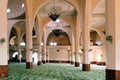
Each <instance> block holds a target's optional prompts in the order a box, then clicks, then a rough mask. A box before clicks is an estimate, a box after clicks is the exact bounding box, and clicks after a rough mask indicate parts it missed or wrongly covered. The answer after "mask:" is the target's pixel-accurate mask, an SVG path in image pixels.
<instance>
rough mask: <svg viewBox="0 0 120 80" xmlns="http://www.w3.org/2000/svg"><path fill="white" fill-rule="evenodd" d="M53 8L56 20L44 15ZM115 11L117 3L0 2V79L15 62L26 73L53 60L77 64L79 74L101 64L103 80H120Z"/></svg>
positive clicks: (118, 18)
mask: <svg viewBox="0 0 120 80" xmlns="http://www.w3.org/2000/svg"><path fill="white" fill-rule="evenodd" d="M54 7H56V12H58V13H60V16H59V18H58V19H57V21H52V20H51V19H50V18H49V17H48V13H50V12H51V11H52V9H53V8H54ZM119 7H120V0H0V17H1V20H0V78H4V77H7V76H8V72H9V71H8V62H10V61H17V62H26V68H27V69H32V68H33V63H37V65H38V66H41V65H44V64H46V63H52V62H54V63H59V62H60V63H70V64H71V65H75V67H79V66H80V64H82V70H83V71H90V64H98V65H105V66H106V80H120V76H119V75H120V58H119V57H120V49H119V48H120V27H119V26H120V22H119V21H120V10H119V9H120V8H119ZM56 32H58V33H57V34H55V33H56Z"/></svg>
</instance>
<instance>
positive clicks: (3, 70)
mask: <svg viewBox="0 0 120 80" xmlns="http://www.w3.org/2000/svg"><path fill="white" fill-rule="evenodd" d="M6 77H8V65H0V78H6Z"/></svg>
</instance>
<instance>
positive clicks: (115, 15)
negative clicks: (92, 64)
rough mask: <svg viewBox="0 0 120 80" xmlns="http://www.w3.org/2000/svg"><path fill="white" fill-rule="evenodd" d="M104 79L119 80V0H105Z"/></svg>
mask: <svg viewBox="0 0 120 80" xmlns="http://www.w3.org/2000/svg"><path fill="white" fill-rule="evenodd" d="M106 9H107V10H106V14H107V26H106V31H107V35H106V41H107V47H106V48H107V61H106V62H107V65H106V66H107V69H106V80H120V0H106Z"/></svg>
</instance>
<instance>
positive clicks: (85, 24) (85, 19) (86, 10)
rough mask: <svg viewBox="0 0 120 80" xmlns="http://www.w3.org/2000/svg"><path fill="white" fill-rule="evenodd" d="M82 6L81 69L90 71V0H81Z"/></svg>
mask: <svg viewBox="0 0 120 80" xmlns="http://www.w3.org/2000/svg"><path fill="white" fill-rule="evenodd" d="M81 7H82V15H81V17H82V23H81V27H82V30H83V31H82V34H83V36H82V37H83V64H82V70H83V71H90V53H89V51H90V23H91V16H92V14H91V0H86V1H85V0H83V1H82V2H81Z"/></svg>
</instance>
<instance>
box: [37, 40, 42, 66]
mask: <svg viewBox="0 0 120 80" xmlns="http://www.w3.org/2000/svg"><path fill="white" fill-rule="evenodd" d="M40 42H41V41H40ZM41 56H42V50H41V45H40V43H39V45H38V63H37V65H42V61H41V58H42V57H41Z"/></svg>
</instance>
